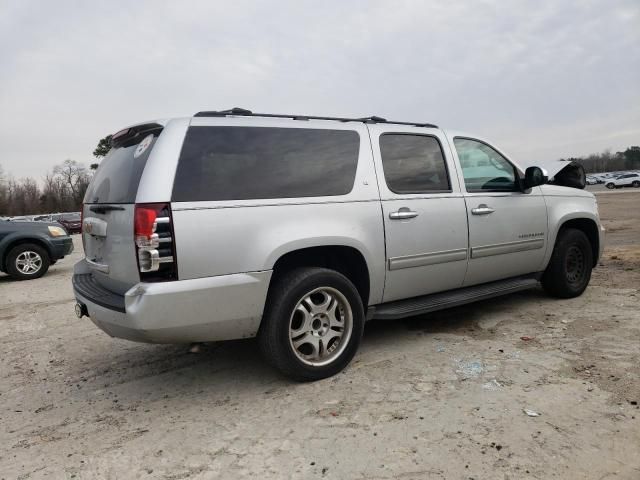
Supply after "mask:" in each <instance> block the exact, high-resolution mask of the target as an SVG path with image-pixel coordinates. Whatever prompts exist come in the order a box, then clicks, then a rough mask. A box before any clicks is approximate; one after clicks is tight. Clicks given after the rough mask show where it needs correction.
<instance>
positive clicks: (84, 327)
mask: <svg viewBox="0 0 640 480" xmlns="http://www.w3.org/2000/svg"><path fill="white" fill-rule="evenodd" d="M625 192H626V193H618V192H615V194H614V193H611V194H608V193H602V194H601V193H598V201H599V204H600V206H601V215H602V218H603V221H604V223H605V225H606V226H607V228H608V230H609V236H608V243H607V250H606V253H605V255H604V258H603V259H602V261H601V265H600V266H599V267H598V268H597V269H596V271H595V272H594V276H593V280H592V283H591V286H590V287H589V289H588V290H587V292H586V293H585V294H584V295H583V296H581V297H580V298H576V299H572V300H564V301H559V300H553V299H550V298H548V297H547V296H545V294H544V293H543V292H542V291H541V290H533V291H530V292H525V293H519V294H515V295H512V296H509V297H504V298H500V299H496V300H491V301H486V302H482V303H479V304H475V305H470V306H467V307H461V308H456V309H452V310H449V311H446V312H441V313H438V314H432V315H428V316H422V317H415V318H412V319H409V320H406V321H399V322H386V323H385V322H370V323H369V324H368V325H367V328H366V331H365V337H364V340H363V343H362V346H361V349H360V352H359V353H358V355H357V356H356V358H355V360H354V362H353V363H352V364H351V366H350V367H349V368H348V369H347V370H345V371H344V372H343V373H341V374H339V375H337V376H336V377H333V378H331V379H328V380H325V381H320V382H316V383H311V384H294V383H290V382H289V381H287V380H286V379H283V378H282V377H281V376H279V375H278V374H277V373H275V372H274V371H273V370H271V369H270V368H269V367H268V366H266V365H265V364H264V362H263V361H262V360H261V358H260V356H259V355H258V352H257V347H256V344H255V342H254V341H244V342H228V343H222V344H211V345H206V346H204V348H203V350H202V352H201V353H199V354H190V353H188V348H187V347H186V346H167V345H145V344H136V343H130V342H127V341H124V340H115V339H111V338H109V337H108V336H107V335H106V334H104V333H102V332H101V331H99V330H98V329H97V328H96V327H94V325H93V324H92V323H91V322H90V321H88V320H87V319H83V320H78V319H77V318H76V317H75V316H74V314H73V304H74V301H73V296H72V291H71V287H70V276H71V272H72V266H73V263H74V262H75V261H76V260H77V259H79V258H80V256H81V253H80V251H81V246H80V242H79V241H76V252H75V253H74V254H73V255H72V256H71V257H69V258H66V259H64V260H63V261H61V262H59V263H58V264H57V265H55V266H54V267H52V268H51V271H50V272H49V274H48V275H46V276H45V277H43V278H42V279H39V280H36V281H32V282H14V281H11V280H9V279H8V277H6V276H4V275H2V276H0V321H1V322H2V323H1V325H2V330H1V332H0V343H1V345H2V347H1V351H2V358H1V359H0V379H1V383H0V405H1V409H0V423H1V429H0V478H6V479H14V478H20V479H26V478H34V479H35V478H118V479H120V478H141V479H156V478H158V479H187V478H188V479H208V478H242V477H258V478H296V479H297V478H304V479H306V478H311V479H315V478H317V479H321V478H327V479H329V478H333V479H346V478H356V479H396V478H401V479H414V478H415V479H424V478H434V479H439V478H442V479H445V478H446V479H466V480H468V479H472V478H473V479H489V478H490V479H495V478H501V479H502V478H504V479H507V478H510V479H527V478H535V479H549V478H558V479H567V478H581V479H582V478H590V479H610V478H611V479H612V478H616V479H638V478H640V456H639V455H638V452H639V451H640V410H639V406H638V402H640V371H639V370H638V365H639V363H640V308H639V307H640V294H639V293H638V289H639V288H640V208H639V205H640V192H634V191H630V190H625ZM76 240H79V238H76ZM523 337H524V338H525V339H524V340H523ZM525 409H529V410H531V411H533V412H536V413H538V414H539V416H528V415H527V414H526V413H525Z"/></svg>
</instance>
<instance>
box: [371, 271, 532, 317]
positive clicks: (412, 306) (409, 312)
mask: <svg viewBox="0 0 640 480" xmlns="http://www.w3.org/2000/svg"><path fill="white" fill-rule="evenodd" d="M539 278H540V275H539V274H532V275H526V276H522V277H514V278H508V279H506V280H499V281H497V282H491V283H483V284H482V285H474V286H472V287H464V288H458V289H456V290H451V291H449V292H443V293H433V294H431V295H424V296H422V297H414V298H408V299H406V300H397V301H395V302H389V303H383V304H381V305H377V306H376V307H375V310H374V312H373V315H372V317H371V318H376V319H380V320H395V319H398V318H404V317H411V316H414V315H420V314H423V313H429V312H435V311H437V310H444V309H445V308H451V307H457V306H459V305H465V304H467V303H472V302H477V301H478V300H486V299H488V298H494V297H499V296H501V295H507V294H508V293H514V292H519V291H521V290H528V289H530V288H534V287H536V286H537V285H538V280H539Z"/></svg>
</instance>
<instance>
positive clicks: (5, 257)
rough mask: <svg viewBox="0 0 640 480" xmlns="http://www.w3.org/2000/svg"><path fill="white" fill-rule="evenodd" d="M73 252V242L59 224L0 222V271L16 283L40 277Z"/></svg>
mask: <svg viewBox="0 0 640 480" xmlns="http://www.w3.org/2000/svg"><path fill="white" fill-rule="evenodd" d="M72 251H73V240H72V239H71V237H70V236H69V235H68V234H67V232H66V231H65V230H64V228H62V227H61V226H60V225H57V224H52V223H45V222H28V221H20V222H0V271H3V272H5V273H7V274H9V275H10V276H12V277H14V278H16V279H17V280H30V279H34V278H39V277H41V276H42V275H44V274H45V273H47V270H49V266H50V265H53V264H54V263H55V262H56V261H58V260H60V259H61V258H63V257H64V256H65V255H69V254H70V253H71V252H72Z"/></svg>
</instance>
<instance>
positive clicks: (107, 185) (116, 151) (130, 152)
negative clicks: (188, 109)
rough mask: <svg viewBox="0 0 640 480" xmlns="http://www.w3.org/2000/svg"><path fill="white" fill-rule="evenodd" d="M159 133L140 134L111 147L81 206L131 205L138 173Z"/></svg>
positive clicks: (136, 188)
mask: <svg viewBox="0 0 640 480" xmlns="http://www.w3.org/2000/svg"><path fill="white" fill-rule="evenodd" d="M160 132H161V130H156V131H153V132H149V131H147V132H143V133H141V134H139V135H137V136H136V137H134V138H132V139H131V140H128V141H126V142H125V143H123V144H122V145H121V146H118V147H117V148H112V149H111V151H110V152H109V153H108V154H107V156H106V157H104V159H103V160H102V162H101V163H100V166H99V167H98V171H97V172H96V174H95V175H94V177H93V180H92V181H91V184H90V185H89V188H88V189H87V193H86V194H85V196H84V203H135V201H136V193H137V192H138V184H139V183H140V178H141V177H142V171H143V170H144V166H145V164H146V163H147V159H148V158H149V154H150V153H151V150H152V149H153V146H154V144H155V142H156V139H157V138H158V135H160Z"/></svg>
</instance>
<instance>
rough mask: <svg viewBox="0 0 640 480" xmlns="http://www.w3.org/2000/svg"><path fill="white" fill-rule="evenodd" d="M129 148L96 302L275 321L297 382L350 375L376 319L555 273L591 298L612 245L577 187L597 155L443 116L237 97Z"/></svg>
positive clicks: (229, 320) (231, 320) (114, 162)
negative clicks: (536, 150) (529, 157)
mask: <svg viewBox="0 0 640 480" xmlns="http://www.w3.org/2000/svg"><path fill="white" fill-rule="evenodd" d="M111 145H112V149H111V151H110V153H109V154H108V155H107V157H106V158H105V159H104V160H103V161H102V163H101V165H100V168H99V169H98V171H97V172H96V175H95V176H94V177H93V180H92V182H91V185H90V186H89V188H88V189H87V193H86V196H85V199H84V206H83V208H84V210H83V216H84V221H83V223H84V224H83V244H84V251H85V258H84V259H83V260H81V261H80V262H78V263H77V264H76V266H75V269H74V275H73V289H74V292H75V297H76V300H77V304H76V314H77V315H78V316H79V317H82V316H89V317H90V318H91V320H92V321H93V322H94V323H95V324H96V325H97V326H98V327H100V328H101V329H103V330H104V331H105V332H107V333H108V334H109V335H111V336H114V337H121V338H126V339H130V340H134V341H141V342H157V343H187V342H206V341H219V340H231V339H240V338H249V337H255V336H257V337H258V340H259V345H260V348H261V349H262V352H263V354H264V355H265V357H266V358H267V359H268V360H269V361H270V362H271V363H272V364H273V365H274V366H275V367H277V368H278V369H280V370H281V371H282V372H283V373H285V374H286V375H289V376H290V377H292V378H294V379H296V380H317V379H320V378H324V377H328V376H330V375H333V374H335V373H337V372H339V371H340V370H342V369H343V368H344V367H345V366H346V365H347V364H348V363H349V362H350V360H351V359H352V358H353V356H354V354H355V352H356V350H357V348H358V345H359V344H360V339H361V336H362V332H363V328H364V322H365V320H367V319H371V318H377V319H387V320H392V319H399V318H404V317H409V316H413V315H418V314H424V313H428V312H433V311H435V310H439V309H443V308H448V307H452V306H457V305H462V304H465V303H469V302H472V301H476V300H481V299H487V298H491V297H495V296H498V295H503V294H507V293H511V292H517V291H520V290H524V289H528V288H535V287H536V286H538V285H539V283H542V286H543V287H544V288H545V290H546V291H547V292H548V293H549V294H550V295H552V296H555V297H560V298H572V297H576V296H578V295H580V294H582V292H583V291H584V290H585V289H586V287H587V285H588V283H589V279H590V277H591V269H592V268H593V267H594V266H596V265H597V264H598V258H599V256H600V255H601V253H602V249H603V246H604V238H603V233H604V231H603V229H602V227H601V225H600V219H599V216H598V207H597V203H596V201H595V197H594V195H593V194H592V193H589V192H587V191H585V190H582V189H580V188H569V187H568V186H566V185H567V183H563V182H564V181H569V180H570V184H571V185H580V184H581V185H582V186H584V182H583V181H582V182H579V181H577V180H579V178H574V177H578V176H579V175H581V174H582V175H583V174H584V171H583V170H582V169H575V167H573V166H572V164H571V162H564V163H562V162H555V163H554V164H552V165H551V167H550V168H549V170H547V171H546V172H545V171H543V170H542V169H541V168H539V167H538V166H527V165H522V164H519V163H517V162H515V161H513V160H512V159H510V158H508V157H507V156H506V155H505V154H503V153H502V152H501V151H500V150H498V149H496V148H495V147H494V146H492V145H491V144H490V143H489V142H487V141H485V140H482V139H479V138H478V137H475V136H470V135H463V134H457V133H455V132H451V131H444V130H442V129H440V128H438V127H437V126H435V125H431V124H424V123H421V124H417V123H407V122H404V123H403V122H389V121H386V120H385V119H383V118H379V117H369V118H353V119H345V118H326V117H309V116H306V115H273V114H272V115H269V114H267V115H264V114H252V113H251V112H248V111H246V110H242V109H233V110H230V111H222V112H201V113H198V114H196V115H195V116H194V117H190V118H177V119H171V120H161V121H156V122H151V123H144V124H138V125H134V126H131V127H129V128H126V129H124V130H122V131H120V132H118V133H116V134H114V135H113V137H112V140H111ZM527 167H528V168H527ZM566 168H573V169H574V174H572V175H571V176H570V178H566V177H565V176H563V175H561V174H560V173H561V172H562V171H564V170H565V169H566ZM167 172H169V173H167ZM550 178H553V182H554V184H546V183H547V181H548V179H550Z"/></svg>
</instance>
